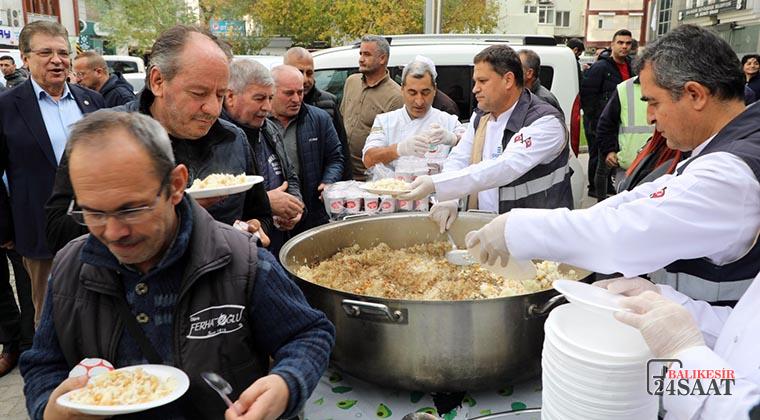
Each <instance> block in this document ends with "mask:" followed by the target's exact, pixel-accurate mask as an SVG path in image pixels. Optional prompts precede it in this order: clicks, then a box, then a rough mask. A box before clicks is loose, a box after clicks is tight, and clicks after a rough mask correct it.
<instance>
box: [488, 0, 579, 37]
mask: <svg viewBox="0 0 760 420" xmlns="http://www.w3.org/2000/svg"><path fill="white" fill-rule="evenodd" d="M585 1H586V0H518V1H514V0H501V1H500V2H499V8H500V13H499V19H498V22H497V29H496V31H497V32H499V33H509V34H539V35H552V36H554V37H556V38H557V39H558V41H562V40H564V39H567V38H583V37H584V30H585V27H584V21H585V19H584V6H585Z"/></svg>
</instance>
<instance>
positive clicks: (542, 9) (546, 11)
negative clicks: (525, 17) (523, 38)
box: [538, 6, 554, 25]
mask: <svg viewBox="0 0 760 420" xmlns="http://www.w3.org/2000/svg"><path fill="white" fill-rule="evenodd" d="M538 23H543V24H546V25H553V24H554V7H552V6H539V7H538Z"/></svg>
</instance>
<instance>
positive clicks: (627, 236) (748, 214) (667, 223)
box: [505, 142, 760, 277]
mask: <svg viewBox="0 0 760 420" xmlns="http://www.w3.org/2000/svg"><path fill="white" fill-rule="evenodd" d="M706 143H707V142H705V143H703V144H702V145H701V146H700V147H699V148H698V149H696V150H694V152H693V153H694V154H696V156H693V157H692V158H691V159H692V160H693V162H691V163H690V164H689V166H687V167H686V169H685V170H684V172H683V174H681V175H680V176H675V175H664V176H662V177H660V178H658V179H656V180H654V181H653V182H649V183H646V184H642V185H640V186H638V187H636V188H634V189H633V190H632V191H626V192H623V193H620V194H618V195H615V196H613V197H610V198H609V199H607V200H604V201H602V202H601V203H599V204H597V205H595V206H593V207H591V208H588V209H583V210H574V211H570V210H567V209H554V210H543V209H515V210H512V211H511V212H510V216H509V218H508V220H507V224H506V228H505V238H506V243H507V248H508V249H509V251H510V253H511V254H512V255H514V256H515V257H516V258H519V259H530V258H543V259H548V260H552V261H559V262H564V263H567V264H572V265H576V266H578V267H581V268H585V269H588V270H591V271H596V272H600V273H615V272H620V273H623V275H625V276H626V277H633V276H637V275H640V274H644V273H650V272H653V271H655V270H658V269H660V268H663V267H665V266H666V265H668V264H670V263H672V262H673V261H676V260H680V259H691V258H702V257H707V258H708V259H709V260H710V261H711V262H712V263H714V264H717V265H724V264H727V263H730V262H733V261H736V260H738V259H739V258H741V257H742V256H744V255H745V254H746V253H747V252H748V251H749V249H750V248H751V247H752V246H753V244H754V242H755V239H756V237H757V235H758V232H760V183H758V180H757V179H756V178H755V175H754V173H753V172H752V170H751V169H750V168H749V166H747V164H746V163H744V161H743V160H742V159H740V158H739V157H737V156H735V155H732V154H730V153H726V152H715V153H709V154H706V155H704V156H699V152H700V151H702V150H703V148H704V146H705V145H706Z"/></svg>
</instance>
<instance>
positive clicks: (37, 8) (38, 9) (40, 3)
mask: <svg viewBox="0 0 760 420" xmlns="http://www.w3.org/2000/svg"><path fill="white" fill-rule="evenodd" d="M24 7H25V9H26V11H27V12H28V13H37V14H40V15H52V16H59V15H60V14H61V13H60V10H59V8H58V2H57V1H53V0H24Z"/></svg>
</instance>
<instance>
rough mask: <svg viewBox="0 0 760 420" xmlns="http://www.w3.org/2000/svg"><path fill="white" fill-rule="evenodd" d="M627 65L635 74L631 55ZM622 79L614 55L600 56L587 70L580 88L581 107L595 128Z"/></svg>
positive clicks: (627, 59)
mask: <svg viewBox="0 0 760 420" xmlns="http://www.w3.org/2000/svg"><path fill="white" fill-rule="evenodd" d="M626 65H627V66H628V73H629V74H630V75H631V77H633V76H635V74H634V73H633V68H631V59H630V58H629V57H626ZM622 81H623V76H622V75H621V74H620V71H619V70H618V68H617V65H616V64H615V61H614V60H613V59H612V57H601V58H599V61H597V62H596V63H594V65H593V66H591V68H589V69H588V70H587V71H586V74H585V77H584V78H583V83H582V84H581V90H580V96H581V107H582V108H583V115H584V117H585V118H586V119H587V120H588V121H590V122H591V124H592V127H593V128H596V123H597V121H598V119H599V115H600V114H601V113H602V110H603V109H604V107H605V106H606V105H607V102H608V101H609V100H610V98H611V97H612V94H613V93H614V92H615V91H616V89H617V85H618V84H619V83H620V82H622Z"/></svg>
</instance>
